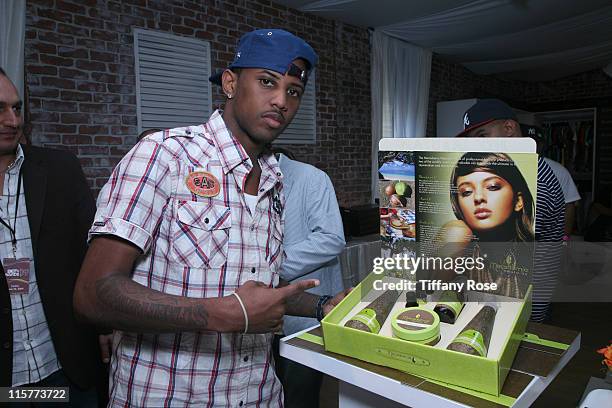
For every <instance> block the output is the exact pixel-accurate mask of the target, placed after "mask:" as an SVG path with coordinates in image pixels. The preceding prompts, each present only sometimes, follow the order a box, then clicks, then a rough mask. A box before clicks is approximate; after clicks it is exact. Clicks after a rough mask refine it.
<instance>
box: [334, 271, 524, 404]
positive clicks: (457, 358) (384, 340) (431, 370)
mask: <svg viewBox="0 0 612 408" xmlns="http://www.w3.org/2000/svg"><path fill="white" fill-rule="evenodd" d="M377 279H381V275H377V274H374V273H371V274H370V275H368V276H367V277H366V278H365V279H364V280H363V281H362V282H361V283H360V284H359V285H358V286H357V287H356V288H355V289H354V290H353V291H352V292H351V293H350V294H349V295H348V296H346V297H345V298H344V299H343V300H342V302H341V303H340V304H338V305H337V306H336V307H335V308H334V309H333V310H332V311H331V312H330V313H329V314H328V315H327V316H326V317H325V318H324V319H323V320H322V327H323V338H324V343H325V349H326V350H327V351H330V352H333V353H338V354H342V355H346V356H349V357H354V358H357V359H360V360H364V361H367V362H370V363H374V364H379V365H383V366H388V367H392V368H395V369H398V370H401V371H405V372H407V373H410V374H414V375H417V376H421V377H425V378H431V379H434V380H437V381H441V382H444V383H448V384H453V385H457V386H460V387H464V388H469V389H473V390H476V391H481V392H485V393H488V394H492V395H496V396H497V395H499V393H500V391H501V389H502V386H503V384H504V381H505V379H506V377H507V375H508V373H509V371H510V367H511V366H512V362H513V360H514V357H515V355H516V352H517V350H518V347H519V344H520V342H521V339H522V338H523V335H524V333H525V329H526V327H527V322H528V320H529V316H530V315H531V287H530V288H529V290H528V291H527V294H526V296H525V298H524V299H522V300H514V301H513V302H514V305H513V308H516V309H517V312H516V313H515V314H514V319H513V321H512V322H511V324H510V323H509V322H504V324H503V325H501V329H503V330H504V332H503V333H502V332H500V330H496V328H498V327H499V326H498V324H497V322H496V325H495V326H494V330H496V332H495V336H497V339H498V342H499V341H501V340H500V339H503V343H499V344H500V345H501V349H500V350H499V353H497V356H496V358H489V357H477V356H473V355H468V354H464V353H459V352H456V351H452V350H446V348H445V347H436V346H428V345H423V344H419V343H414V342H409V341H404V340H401V339H397V338H394V337H389V336H385V335H381V334H373V333H368V332H365V331H360V330H355V329H351V328H348V327H345V326H344V325H343V320H346V319H345V318H346V317H347V315H349V314H350V313H351V311H353V310H354V309H355V308H356V306H357V305H358V304H359V303H360V302H362V300H363V299H362V295H363V294H367V293H369V292H370V291H371V290H372V289H373V285H374V282H375V281H376V280H377ZM517 302H518V303H517ZM508 304H509V302H508V303H505V305H506V307H508V306H507V305H508ZM500 305H501V307H504V303H500ZM513 313H514V312H513ZM498 317H499V316H498ZM457 329H458V328H457V327H455V329H454V330H457Z"/></svg>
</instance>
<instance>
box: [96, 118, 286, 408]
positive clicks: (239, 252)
mask: <svg viewBox="0 0 612 408" xmlns="http://www.w3.org/2000/svg"><path fill="white" fill-rule="evenodd" d="M259 165H260V166H261V170H262V174H261V178H260V184H259V186H260V187H259V190H258V196H257V205H256V207H255V211H254V213H251V211H250V210H249V208H248V206H247V204H246V201H245V197H244V193H243V189H244V186H245V182H246V178H247V175H248V174H249V172H250V171H251V169H252V164H251V161H250V159H249V157H248V155H247V154H246V152H245V151H244V149H243V148H242V146H241V145H240V143H239V142H238V141H237V140H236V139H235V138H234V137H233V136H232V135H231V134H230V132H229V131H228V129H227V127H226V126H225V122H224V121H223V118H222V117H221V114H220V113H219V112H218V111H217V112H215V113H214V114H213V115H212V116H211V118H210V119H209V121H208V122H207V123H205V124H203V125H200V126H192V127H187V128H177V129H171V130H166V131H163V132H159V133H155V134H153V135H150V136H148V137H146V138H144V139H143V140H142V141H140V142H139V143H138V144H137V145H136V146H135V147H134V148H133V149H132V150H131V151H130V152H129V153H128V154H127V155H126V156H125V157H124V158H123V159H122V160H121V162H120V163H119V164H118V165H117V167H116V168H115V170H114V171H113V173H112V175H111V177H110V179H109V181H108V183H107V184H106V185H105V186H104V188H103V189H102V191H101V192H100V195H99V198H98V212H97V214H96V218H95V220H94V224H93V227H92V229H91V231H90V237H92V238H93V237H94V236H96V235H102V234H111V235H115V236H118V237H121V238H123V239H126V240H128V241H130V242H131V243H133V244H135V245H136V246H138V247H139V248H140V249H141V250H142V251H143V255H142V256H141V257H140V258H139V259H138V260H137V262H136V265H135V268H134V272H133V280H134V281H136V282H138V283H140V284H142V285H145V286H147V287H149V288H152V289H155V290H158V291H160V292H163V293H168V294H172V295H180V296H187V297H195V298H209V297H220V296H226V295H229V294H230V293H232V292H234V291H235V290H236V289H237V288H238V287H239V286H240V285H241V284H243V283H244V282H246V281H248V280H256V281H261V282H264V283H265V284H267V285H270V286H276V285H277V284H278V269H279V266H280V264H281V262H282V248H281V241H282V230H283V229H282V228H283V225H282V223H283V221H282V209H283V205H284V198H283V194H282V184H281V180H282V175H281V172H280V168H279V166H278V163H277V162H276V159H275V158H274V156H273V155H271V154H270V155H262V156H261V157H260V159H259ZM198 172H207V173H208V175H207V178H208V180H209V181H210V180H211V175H212V180H216V181H217V182H218V183H219V185H220V190H219V192H218V193H217V194H216V195H214V196H210V197H208V196H207V195H211V194H210V193H208V194H206V193H204V194H203V195H198V194H194V192H193V191H192V190H196V191H197V189H194V188H193V182H194V180H195V179H194V176H195V175H197V174H198ZM199 174H200V175H201V174H202V173H199ZM190 182H191V184H192V187H191V189H190V188H189V186H188V184H189V183H190ZM196 184H198V182H197V181H196ZM114 340H115V342H114V343H115V347H114V353H113V358H112V364H111V377H112V378H111V381H112V384H111V395H110V405H111V406H186V405H190V404H194V405H197V406H202V407H212V406H223V407H230V406H231V407H244V406H251V405H253V406H255V405H257V406H259V405H264V406H268V405H271V406H278V405H282V390H281V385H280V383H279V381H278V379H277V378H276V376H275V374H274V369H273V363H272V361H271V352H270V350H271V343H272V335H271V334H247V335H242V334H238V333H227V334H226V333H216V332H199V333H188V332H183V333H175V334H139V333H130V332H116V333H115V339H114Z"/></svg>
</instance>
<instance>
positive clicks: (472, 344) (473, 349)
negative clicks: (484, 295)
mask: <svg viewBox="0 0 612 408" xmlns="http://www.w3.org/2000/svg"><path fill="white" fill-rule="evenodd" d="M496 313H497V305H495V304H492V303H488V304H486V305H484V306H483V307H482V309H480V310H479V311H478V313H477V314H476V316H474V318H473V319H472V320H470V322H469V323H468V324H467V325H466V326H465V327H464V328H463V330H461V333H459V335H458V336H457V337H455V339H454V340H453V341H452V342H451V343H450V344H449V345H448V347H447V349H449V350H454V351H458V352H460V353H466V354H472V355H474V356H480V357H486V356H487V352H488V349H489V342H490V341H491V333H492V332H493V323H495V315H496Z"/></svg>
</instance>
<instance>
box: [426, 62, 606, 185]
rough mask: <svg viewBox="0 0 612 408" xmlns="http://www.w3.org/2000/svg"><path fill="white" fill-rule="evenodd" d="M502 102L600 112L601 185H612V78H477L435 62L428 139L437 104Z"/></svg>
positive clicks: (457, 67)
mask: <svg viewBox="0 0 612 408" xmlns="http://www.w3.org/2000/svg"><path fill="white" fill-rule="evenodd" d="M467 98H499V99H502V100H504V101H506V102H508V103H509V104H510V105H511V106H513V107H518V108H522V109H525V110H528V111H531V112H543V111H551V110H566V109H579V108H592V107H596V108H597V112H598V115H597V141H596V142H597V143H596V163H595V181H596V185H599V184H610V183H612V182H611V181H610V180H612V78H610V77H609V76H608V75H606V74H605V73H604V72H603V71H602V70H601V69H596V70H592V71H588V72H583V73H580V74H575V75H570V76H567V77H565V78H560V79H556V80H552V81H542V82H526V81H516V80H508V79H502V78H499V77H495V76H485V75H476V74H474V73H473V72H471V71H469V70H468V69H466V68H464V67H463V66H461V65H459V64H454V63H452V62H448V61H445V60H444V59H443V58H441V57H440V56H438V55H435V54H434V56H433V58H432V69H431V83H430V90H429V107H428V118H427V132H426V134H427V136H435V135H436V116H435V115H436V104H437V103H438V102H441V101H449V100H454V99H467Z"/></svg>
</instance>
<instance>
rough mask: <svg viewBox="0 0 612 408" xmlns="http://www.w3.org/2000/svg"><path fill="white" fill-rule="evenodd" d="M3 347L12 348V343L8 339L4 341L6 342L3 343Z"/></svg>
mask: <svg viewBox="0 0 612 408" xmlns="http://www.w3.org/2000/svg"><path fill="white" fill-rule="evenodd" d="M2 347H3V348H5V349H10V348H11V343H9V342H8V341H7V342H4V344H2Z"/></svg>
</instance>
